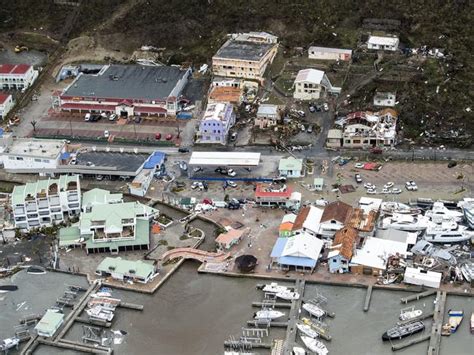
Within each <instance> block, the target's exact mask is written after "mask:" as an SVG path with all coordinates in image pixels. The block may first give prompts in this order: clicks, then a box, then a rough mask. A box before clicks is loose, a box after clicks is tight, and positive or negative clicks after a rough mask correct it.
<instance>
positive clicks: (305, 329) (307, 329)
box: [296, 323, 319, 338]
mask: <svg viewBox="0 0 474 355" xmlns="http://www.w3.org/2000/svg"><path fill="white" fill-rule="evenodd" d="M296 328H298V330H299V331H300V332H301V333H303V334H304V335H306V336H309V337H310V338H317V337H319V334H318V333H317V332H316V331H315V330H314V329H313V328H311V326H309V325H308V324H304V323H296Z"/></svg>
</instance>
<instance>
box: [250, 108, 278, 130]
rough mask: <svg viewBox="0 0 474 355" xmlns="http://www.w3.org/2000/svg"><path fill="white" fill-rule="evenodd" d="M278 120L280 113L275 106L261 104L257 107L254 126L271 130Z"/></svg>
mask: <svg viewBox="0 0 474 355" xmlns="http://www.w3.org/2000/svg"><path fill="white" fill-rule="evenodd" d="M279 120H280V112H279V110H278V106H277V105H270V104H262V105H260V106H259V107H258V111H257V117H256V118H255V126H256V127H258V128H260V129H265V128H271V127H274V126H276V125H277V123H278V121H279Z"/></svg>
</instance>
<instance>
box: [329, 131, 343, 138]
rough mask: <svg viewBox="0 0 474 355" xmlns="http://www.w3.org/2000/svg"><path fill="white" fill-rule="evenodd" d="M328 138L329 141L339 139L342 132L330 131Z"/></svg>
mask: <svg viewBox="0 0 474 355" xmlns="http://www.w3.org/2000/svg"><path fill="white" fill-rule="evenodd" d="M328 138H329V139H340V138H342V130H341V129H330V130H329V131H328Z"/></svg>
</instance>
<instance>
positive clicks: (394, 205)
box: [380, 202, 421, 215]
mask: <svg viewBox="0 0 474 355" xmlns="http://www.w3.org/2000/svg"><path fill="white" fill-rule="evenodd" d="M380 208H381V210H382V213H384V214H387V215H391V214H409V215H418V214H420V213H421V210H420V209H419V208H414V207H411V206H409V205H406V204H404V203H401V202H382V204H381V205H380Z"/></svg>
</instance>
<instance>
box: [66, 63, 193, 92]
mask: <svg viewBox="0 0 474 355" xmlns="http://www.w3.org/2000/svg"><path fill="white" fill-rule="evenodd" d="M185 73H186V70H181V69H179V68H176V67H168V66H159V67H153V66H143V65H111V66H109V67H106V68H105V69H104V70H103V71H101V72H100V73H99V74H97V75H94V74H81V75H79V76H78V77H77V79H76V80H75V81H74V82H73V83H72V84H71V85H70V86H69V87H68V88H67V89H66V90H65V92H64V93H63V95H66V96H77V97H98V98H104V99H105V98H118V99H147V100H158V99H165V98H167V97H168V96H170V94H171V92H172V91H173V89H174V88H175V86H176V84H177V83H178V81H179V80H180V79H181V78H182V77H183V76H184V75H185Z"/></svg>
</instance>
